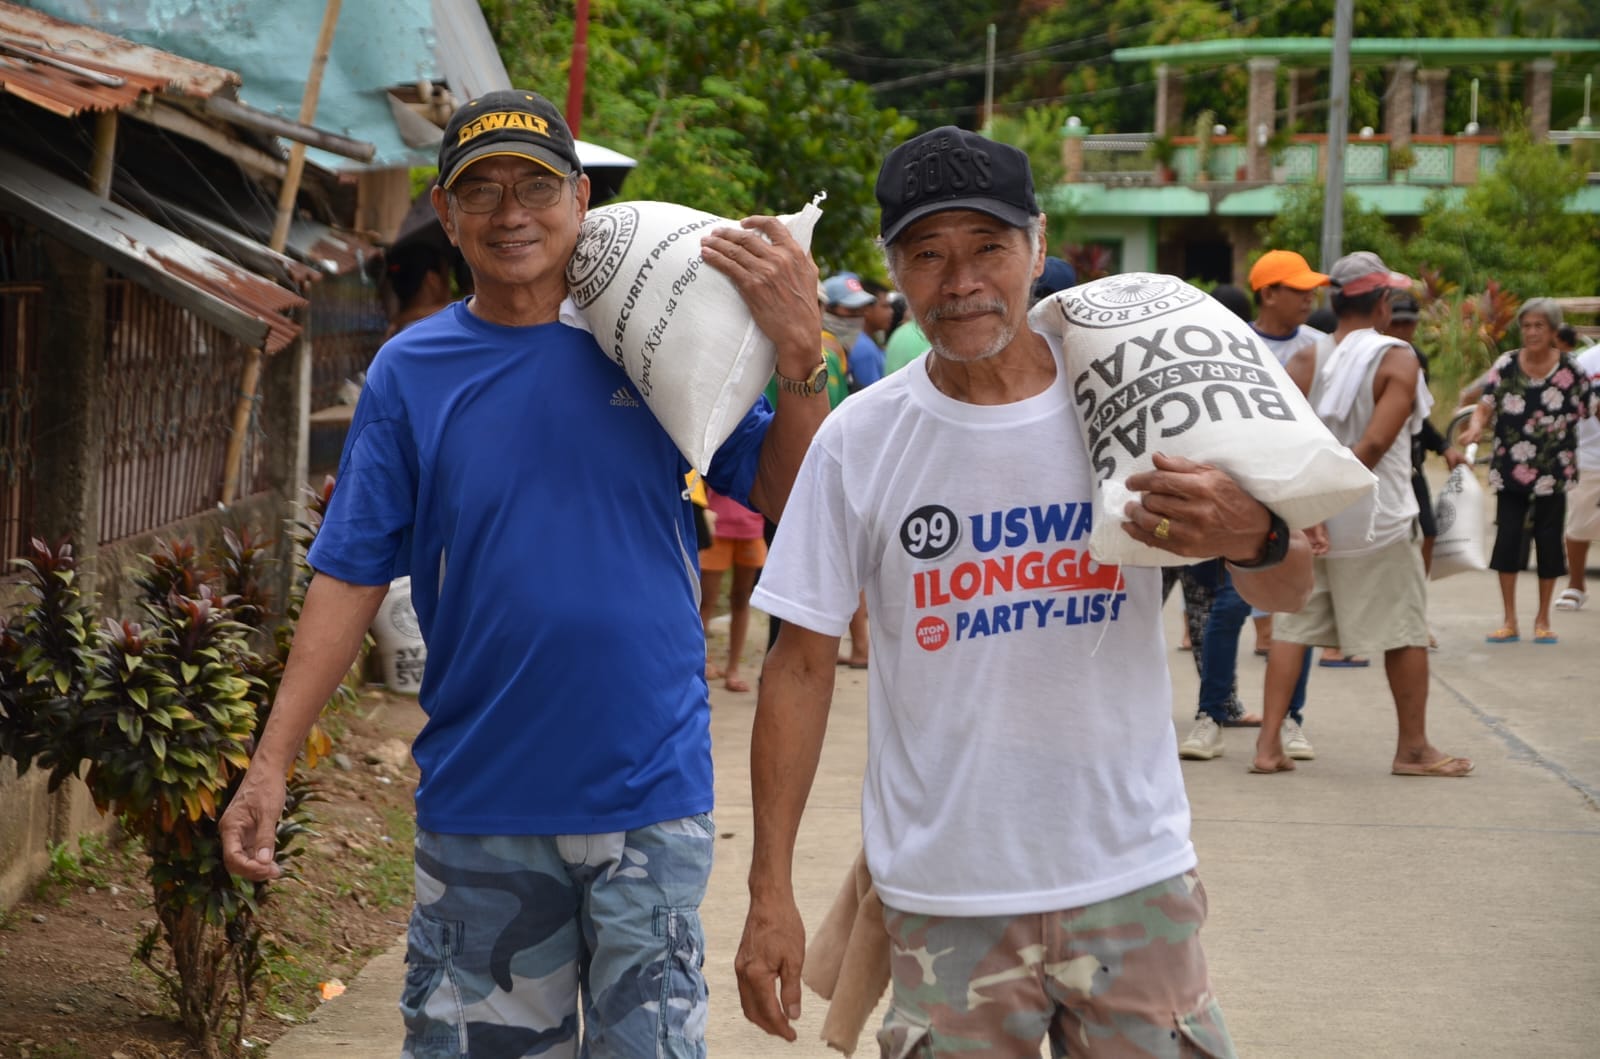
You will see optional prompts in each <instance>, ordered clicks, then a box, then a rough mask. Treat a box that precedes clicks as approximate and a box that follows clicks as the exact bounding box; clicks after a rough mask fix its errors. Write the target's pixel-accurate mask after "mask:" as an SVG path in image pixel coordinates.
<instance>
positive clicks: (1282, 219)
mask: <svg viewBox="0 0 1600 1059" xmlns="http://www.w3.org/2000/svg"><path fill="white" fill-rule="evenodd" d="M1325 198H1326V190H1325V189H1324V187H1323V186H1322V185H1321V184H1297V185H1291V186H1288V187H1285V188H1284V190H1283V199H1282V202H1283V204H1282V206H1281V207H1280V208H1279V210H1278V214H1277V216H1275V217H1273V218H1272V219H1271V220H1269V221H1267V222H1265V223H1264V224H1262V226H1261V245H1262V248H1263V249H1264V250H1293V251H1294V252H1295V253H1297V254H1299V255H1300V256H1302V257H1304V258H1305V259H1306V260H1307V261H1309V262H1311V263H1312V265H1313V266H1315V265H1316V263H1317V262H1319V261H1321V260H1322V208H1323V202H1324V200H1325ZM1354 250H1371V251H1373V252H1374V253H1376V254H1377V255H1378V256H1379V257H1381V258H1383V259H1384V261H1386V262H1389V263H1390V264H1391V265H1396V266H1397V263H1399V262H1403V261H1404V260H1405V258H1404V255H1403V254H1402V253H1401V242H1400V237H1399V236H1398V235H1397V234H1396V233H1395V231H1394V229H1393V228H1391V227H1389V222H1388V221H1387V220H1385V219H1384V216H1383V214H1381V213H1379V212H1378V211H1377V210H1375V209H1372V208H1370V207H1367V206H1363V205H1362V204H1361V200H1360V199H1358V198H1356V197H1355V196H1354V195H1353V194H1351V193H1350V192H1348V191H1347V192H1345V195H1344V245H1343V246H1342V248H1341V252H1343V253H1349V252H1351V251H1354Z"/></svg>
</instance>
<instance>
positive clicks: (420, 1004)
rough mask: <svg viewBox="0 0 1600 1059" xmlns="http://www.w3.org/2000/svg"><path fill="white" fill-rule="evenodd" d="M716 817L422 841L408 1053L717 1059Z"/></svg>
mask: <svg viewBox="0 0 1600 1059" xmlns="http://www.w3.org/2000/svg"><path fill="white" fill-rule="evenodd" d="M713 837H714V832H713V829H712V823H711V818H710V817H709V816H706V815H700V816H691V817H685V818H683V819H681V820H669V821H667V822H665V823H661V824H654V825H651V826H649V827H642V828H637V829H635V830H633V831H625V832H623V831H619V832H612V833H609V834H602V835H546V836H540V835H499V836H487V835H442V834H437V833H435V832H431V831H419V832H418V833H417V846H416V888H417V903H416V907H415V908H414V909H413V911H412V913H411V926H410V931H409V933H408V936H407V939H406V980H405V990H404V993H403V995H402V996H401V999H400V1011H401V1014H402V1015H403V1016H404V1019H405V1027H406V1042H405V1052H404V1057H405V1059H446V1057H448V1059H501V1057H503V1056H524V1055H538V1056H550V1057H554V1059H570V1057H572V1056H576V1055H578V1054H580V1046H579V1019H578V1006H579V999H580V996H581V998H582V1005H583V1022H582V1025H583V1042H582V1053H581V1054H583V1055H585V1056H592V1057H594V1059H601V1057H615V1059H633V1057H635V1056H661V1057H669V1059H701V1057H704V1056H705V1054H706V1046H705V1032H706V983H705V978H704V976H703V975H702V973H701V967H702V965H703V964H704V963H705V935H704V933H703V932H702V930H701V927H700V902H701V900H702V899H703V898H704V897H705V892H706V882H707V880H708V879H709V878H710V876H711V849H712V840H713Z"/></svg>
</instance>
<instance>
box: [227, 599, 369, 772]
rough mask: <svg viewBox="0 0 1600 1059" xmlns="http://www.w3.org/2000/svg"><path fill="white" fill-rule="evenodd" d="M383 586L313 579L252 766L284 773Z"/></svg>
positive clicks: (345, 665) (356, 645)
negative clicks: (254, 764)
mask: <svg viewBox="0 0 1600 1059" xmlns="http://www.w3.org/2000/svg"><path fill="white" fill-rule="evenodd" d="M388 588H389V586H387V585H352V584H349V583H348V582H345V581H340V580H338V579H336V578H332V577H328V576H327V575H326V574H318V575H316V577H314V578H313V579H312V581H311V586H310V587H309V588H308V589H307V590H306V602H305V606H304V607H303V608H302V609H301V612H300V621H299V623H298V624H297V625H296V626H295V632H294V644H293V645H292V647H291V648H290V651H289V661H288V664H287V665H286V666H285V667H284V671H283V681H282V683H281V684H279V686H278V695H277V698H276V699H274V700H273V704H272V716H271V717H270V718H269V719H268V720H267V727H266V730H265V731H264V732H263V733H262V735H261V742H260V743H259V745H258V746H257V747H256V753H255V758H254V762H253V763H256V764H260V765H261V766H262V767H264V768H271V769H274V770H276V771H278V772H284V771H287V769H288V767H289V763H290V762H292V761H293V760H294V758H295V755H296V754H298V753H299V752H300V746H301V745H302V744H303V743H304V742H305V738H306V733H307V732H309V731H310V730H311V725H312V724H313V723H315V721H316V719H317V715H318V714H319V713H321V712H322V708H323V707H324V706H326V705H327V703H328V700H329V699H331V698H332V697H333V693H334V691H335V690H337V689H338V687H339V682H340V681H341V680H343V679H344V676H345V674H346V673H348V672H349V671H350V666H351V664H352V663H354V662H355V659H356V655H357V653H358V652H359V651H360V650H361V641H362V639H363V638H364V637H365V636H366V632H367V628H368V626H370V625H371V624H372V618H373V615H375V614H376V613H377V612H378V607H379V605H380V604H382V603H383V597H384V595H385V594H386V593H387V592H388Z"/></svg>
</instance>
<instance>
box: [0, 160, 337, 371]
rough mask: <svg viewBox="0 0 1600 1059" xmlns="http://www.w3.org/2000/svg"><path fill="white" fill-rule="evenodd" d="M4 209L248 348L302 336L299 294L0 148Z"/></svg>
mask: <svg viewBox="0 0 1600 1059" xmlns="http://www.w3.org/2000/svg"><path fill="white" fill-rule="evenodd" d="M0 209H3V210H5V211H6V212H9V213H14V214H16V215H18V216H20V217H21V218H23V219H24V220H25V221H27V222H28V223H29V224H31V225H33V226H34V227H36V228H39V229H42V230H43V231H46V232H48V233H50V234H51V235H53V236H55V237H56V238H57V239H60V240H61V241H62V242H64V243H66V244H67V245H68V246H71V247H73V248H74V249H75V250H78V251H79V252H80V253H83V254H86V255H88V256H90V257H93V258H95V259H96V260H99V261H103V262H105V263H106V264H107V265H109V266H112V267H114V268H116V269H117V270H118V271H119V272H121V273H123V274H124V275H126V276H127V277H128V278H129V279H131V280H133V281H134V282H135V283H138V284H139V285H140V286H143V287H147V288H149V289H150V290H152V291H155V292H156V293H157V294H160V295H161V296H162V297H164V298H166V299H168V300H170V301H172V302H173V303H174V304H176V305H179V306H182V307H183V308H185V309H187V310H189V311H190V312H192V313H194V314H195V315H196V316H198V317H200V318H201V319H203V320H205V321H207V322H208V323H211V324H214V325H216V326H217V327H219V328H221V329H222V330H223V331H225V332H227V333H228V334H230V335H232V336H233V337H235V338H237V339H238V340H239V341H241V342H243V343H244V344H245V345H247V346H250V347H252V348H260V349H263V350H265V351H266V352H268V353H275V352H277V351H278V350H280V349H282V348H283V347H285V346H287V345H288V344H289V343H290V342H292V341H294V339H295V337H296V336H297V335H298V334H299V333H300V325H298V324H296V323H295V322H294V321H293V320H291V319H290V318H289V317H288V316H286V315H285V314H286V313H288V312H289V311H291V310H293V309H298V308H302V307H303V306H305V304H306V302H305V299H303V298H301V297H300V296H299V295H298V294H295V293H294V292H293V291H290V290H287V289H285V288H283V287H280V286H279V285H278V284H276V283H273V282H272V281H270V280H268V279H266V278H264V277H262V276H258V275H256V274H255V273H254V272H251V271H249V270H247V269H244V268H240V267H239V266H238V265H235V264H234V263H233V262H231V261H229V260H227V259H226V258H223V257H221V256H219V255H217V254H214V253H212V252H211V251H209V250H207V249H205V248H204V247H201V246H199V245H197V244H195V243H193V242H190V241H189V240H188V239H185V238H183V237H182V236H180V235H177V234H175V233H173V232H171V231H168V230H167V229H166V228H163V227H161V226H160V225H159V224H156V223H155V222H153V221H150V220H148V219H146V218H144V217H141V216H139V215H138V214H136V213H133V212H131V211H129V210H126V209H124V208H122V207H121V206H118V205H116V204H115V203H113V202H108V201H106V200H105V199H102V198H99V197H97V196H95V195H94V194H93V193H91V192H90V191H89V190H87V189H86V188H82V187H79V186H78V185H76V184H72V183H69V182H68V181H66V180H63V179H62V178H61V177H58V176H56V175H55V174H54V173H51V172H49V171H48V170H45V169H41V168H39V167H38V166H36V165H34V164H33V163H31V162H27V161H24V160H23V159H21V158H19V157H17V156H16V155H14V154H11V153H9V152H6V151H0Z"/></svg>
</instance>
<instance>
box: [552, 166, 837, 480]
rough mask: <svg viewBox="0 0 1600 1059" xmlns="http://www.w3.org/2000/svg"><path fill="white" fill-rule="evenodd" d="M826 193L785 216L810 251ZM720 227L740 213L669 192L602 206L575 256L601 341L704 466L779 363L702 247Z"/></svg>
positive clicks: (578, 296)
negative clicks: (676, 200) (697, 205)
mask: <svg viewBox="0 0 1600 1059" xmlns="http://www.w3.org/2000/svg"><path fill="white" fill-rule="evenodd" d="M825 197H826V195H818V196H817V197H816V198H815V199H813V200H812V201H811V202H810V203H809V204H808V205H807V206H806V207H805V208H804V209H802V210H801V211H800V212H799V213H796V214H789V215H787V216H783V217H780V218H779V220H781V221H782V222H783V223H784V224H785V225H787V226H788V228H789V231H790V233H791V234H792V235H793V236H794V238H795V239H796V241H798V242H799V243H800V245H801V246H803V247H805V248H806V249H808V250H809V249H810V247H811V232H812V230H813V229H814V228H815V227H816V223H817V219H818V218H819V217H821V216H822V210H821V209H820V208H819V203H820V202H821V201H822V200H823V199H824V198H825ZM716 227H738V222H737V221H730V220H728V219H727V218H725V217H718V216H716V215H715V214H711V213H705V212H702V211H700V210H695V209H690V208H689V207H687V206H677V205H674V204H672V203H670V202H619V203H614V204H611V205H607V206H601V207H599V208H598V209H593V210H590V211H589V213H588V215H587V216H585V217H584V219H583V227H582V228H581V229H579V232H578V248H577V250H576V252H575V253H574V254H573V255H572V261H571V262H570V263H569V264H568V265H567V283H568V285H569V287H570V289H571V292H572V300H573V302H574V303H576V304H577V306H578V310H579V311H580V312H582V313H583V316H584V319H585V320H586V321H588V323H589V328H590V330H591V331H593V332H594V337H595V341H597V342H598V343H599V344H600V348H601V349H603V350H605V352H606V355H607V356H609V357H611V359H612V360H614V361H616V362H617V364H618V365H619V366H621V368H622V369H623V370H624V371H626V372H627V373H628V378H630V379H632V380H633V384H634V385H635V386H636V387H638V389H639V394H640V396H642V397H643V398H644V401H645V404H647V405H648V406H649V407H650V411H651V412H653V413H654V414H655V417H656V419H657V420H659V421H660V423H661V425H662V427H663V428H665V430H666V432H667V435H668V436H669V437H671V438H672V440H673V442H674V443H675V444H676V445H677V446H678V451H680V452H682V453H683V456H684V458H685V459H686V460H688V461H689V463H690V464H691V465H692V466H693V467H694V468H695V469H696V470H698V471H699V472H700V473H702V474H704V473H705V472H706V471H707V470H708V469H709V467H710V465H711V457H712V456H713V455H714V454H715V453H716V451H717V447H718V446H720V445H721V444H722V443H723V442H724V441H726V440H727V438H728V435H729V434H731V433H733V429H734V427H736V426H737V425H738V424H739V420H741V419H742V418H744V415H745V413H747V412H749V411H750V408H751V406H752V405H754V404H755V403H756V398H757V397H759V396H760V395H761V391H762V390H764V389H765V388H766V385H767V382H768V381H769V380H770V379H771V378H772V372H773V369H774V368H775V367H776V366H777V347H776V346H774V345H773V343H772V340H771V339H769V338H768V337H767V336H766V335H765V334H763V333H762V331H761V329H760V328H759V327H757V326H756V324H755V321H754V320H753V319H751V316H750V311H749V310H748V309H747V308H745V304H744V299H743V298H741V297H740V296H739V291H738V290H737V288H735V287H734V285H733V282H732V281H731V280H729V279H728V278H727V277H726V276H724V275H723V274H722V273H720V272H718V271H717V270H716V269H714V268H710V267H708V266H707V265H706V263H705V259H704V258H702V257H701V256H700V239H701V237H702V236H704V235H705V234H706V233H707V232H708V231H709V230H710V229H712V228H716Z"/></svg>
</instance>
